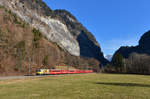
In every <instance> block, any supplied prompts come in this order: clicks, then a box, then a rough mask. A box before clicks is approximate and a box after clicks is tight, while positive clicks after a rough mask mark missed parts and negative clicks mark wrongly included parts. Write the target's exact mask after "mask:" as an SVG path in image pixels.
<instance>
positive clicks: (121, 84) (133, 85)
mask: <svg viewBox="0 0 150 99" xmlns="http://www.w3.org/2000/svg"><path fill="white" fill-rule="evenodd" d="M96 84H100V85H113V86H125V87H150V85H147V84H136V83H118V82H110V83H109V82H97V83H96Z"/></svg>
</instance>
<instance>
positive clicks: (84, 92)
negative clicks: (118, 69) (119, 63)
mask: <svg viewBox="0 0 150 99" xmlns="http://www.w3.org/2000/svg"><path fill="white" fill-rule="evenodd" d="M149 79H150V77H149V76H143V75H116V74H113V75H112V74H82V75H66V76H57V77H42V78H35V79H26V80H8V81H0V89H1V90H0V99H149V97H150V94H149V92H150V80H149Z"/></svg>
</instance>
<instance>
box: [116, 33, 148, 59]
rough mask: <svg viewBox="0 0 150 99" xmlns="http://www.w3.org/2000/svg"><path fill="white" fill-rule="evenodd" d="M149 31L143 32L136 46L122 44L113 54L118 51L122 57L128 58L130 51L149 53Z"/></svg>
mask: <svg viewBox="0 0 150 99" xmlns="http://www.w3.org/2000/svg"><path fill="white" fill-rule="evenodd" d="M149 42H150V31H148V32H146V33H144V35H142V37H141V39H140V40H139V44H138V45H137V46H131V47H129V46H122V47H121V48H119V49H118V50H117V51H116V52H115V54H117V53H120V54H121V55H122V56H123V57H124V58H129V56H130V55H131V54H132V53H137V54H147V55H150V44H149Z"/></svg>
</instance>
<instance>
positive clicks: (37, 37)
mask: <svg viewBox="0 0 150 99" xmlns="http://www.w3.org/2000/svg"><path fill="white" fill-rule="evenodd" d="M32 33H33V35H34V39H33V45H34V47H35V48H38V46H39V45H38V41H39V40H40V39H41V38H42V34H41V32H40V31H39V30H37V29H35V28H34V29H33V30H32Z"/></svg>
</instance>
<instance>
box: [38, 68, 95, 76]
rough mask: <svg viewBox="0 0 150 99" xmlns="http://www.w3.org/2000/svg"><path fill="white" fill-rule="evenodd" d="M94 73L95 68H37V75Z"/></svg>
mask: <svg viewBox="0 0 150 99" xmlns="http://www.w3.org/2000/svg"><path fill="white" fill-rule="evenodd" d="M81 73H93V70H76V69H75V70H60V69H37V70H36V74H37V75H57V74H81Z"/></svg>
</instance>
